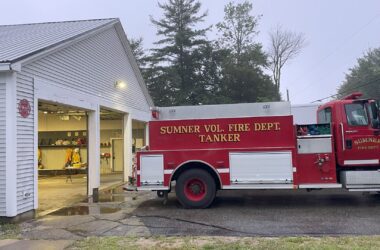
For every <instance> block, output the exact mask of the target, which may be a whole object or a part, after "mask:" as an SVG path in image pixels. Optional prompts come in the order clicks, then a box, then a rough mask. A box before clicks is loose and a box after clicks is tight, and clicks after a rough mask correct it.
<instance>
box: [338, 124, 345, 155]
mask: <svg viewBox="0 0 380 250" xmlns="http://www.w3.org/2000/svg"><path fill="white" fill-rule="evenodd" d="M339 126H340V131H341V133H342V147H343V151H345V150H346V145H345V143H346V140H345V139H344V129H343V123H342V122H341V123H340V124H339Z"/></svg>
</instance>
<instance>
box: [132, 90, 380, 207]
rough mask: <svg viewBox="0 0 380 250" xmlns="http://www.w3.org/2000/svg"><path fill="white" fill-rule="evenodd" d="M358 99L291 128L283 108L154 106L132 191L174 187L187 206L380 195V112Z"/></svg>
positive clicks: (273, 104)
mask: <svg viewBox="0 0 380 250" xmlns="http://www.w3.org/2000/svg"><path fill="white" fill-rule="evenodd" d="M360 96H361V95H360V94H359V93H354V94H352V95H350V96H347V97H345V98H343V99H342V100H334V101H331V102H328V103H326V104H324V105H321V106H320V107H319V108H318V110H317V114H315V115H316V116H317V121H318V122H317V123H316V124H294V122H293V120H294V119H293V118H294V117H293V115H292V111H291V106H290V103H288V102H270V103H248V104H228V105H202V106H181V107H166V108H156V109H154V110H153V112H152V115H153V120H152V121H151V122H150V123H149V146H147V147H146V149H145V150H143V151H141V152H138V153H137V155H136V171H135V172H136V176H135V178H136V182H137V183H136V184H137V189H138V190H152V191H157V194H158V195H159V196H166V195H167V194H168V193H169V192H170V191H171V190H172V189H175V192H176V196H177V199H178V201H179V202H180V203H181V204H182V205H183V206H184V207H185V208H206V207H208V206H210V204H211V203H212V202H213V200H214V198H215V195H216V192H217V190H221V189H230V190H241V189H251V190H260V189H323V188H345V189H347V190H349V191H380V172H379V161H380V133H379V132H380V130H379V128H380V126H379V124H380V122H379V115H378V113H379V110H378V107H377V104H376V102H375V101H374V100H365V99H360Z"/></svg>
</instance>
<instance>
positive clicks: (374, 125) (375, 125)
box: [371, 119, 380, 129]
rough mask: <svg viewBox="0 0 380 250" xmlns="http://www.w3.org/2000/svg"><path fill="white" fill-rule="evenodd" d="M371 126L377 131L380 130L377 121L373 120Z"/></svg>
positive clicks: (379, 124)
mask: <svg viewBox="0 0 380 250" xmlns="http://www.w3.org/2000/svg"><path fill="white" fill-rule="evenodd" d="M371 126H372V128H375V129H379V128H380V123H379V120H375V119H373V120H372V122H371Z"/></svg>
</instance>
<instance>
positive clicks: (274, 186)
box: [222, 184, 294, 190]
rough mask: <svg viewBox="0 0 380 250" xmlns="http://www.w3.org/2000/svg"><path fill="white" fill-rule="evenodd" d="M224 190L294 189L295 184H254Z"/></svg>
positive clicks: (230, 186)
mask: <svg viewBox="0 0 380 250" xmlns="http://www.w3.org/2000/svg"><path fill="white" fill-rule="evenodd" d="M222 189H226V190H228V189H231V190H232V189H235V190H239V189H294V185H293V184H252V185H228V186H222Z"/></svg>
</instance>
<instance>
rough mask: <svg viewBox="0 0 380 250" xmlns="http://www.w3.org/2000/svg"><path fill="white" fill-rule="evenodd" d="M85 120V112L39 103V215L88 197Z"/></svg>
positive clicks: (73, 108) (86, 127)
mask: <svg viewBox="0 0 380 250" xmlns="http://www.w3.org/2000/svg"><path fill="white" fill-rule="evenodd" d="M87 121H88V118H87V113H86V111H85V110H83V109H80V108H75V107H70V106H64V105H58V104H53V103H49V102H42V101H40V102H39V103H38V197H39V198H38V203H39V204H38V212H39V214H44V213H47V212H48V211H51V210H54V209H57V208H60V207H63V206H67V205H70V204H72V203H73V202H77V201H78V200H80V199H83V198H84V197H86V196H87V193H88V192H87V186H88V183H87V182H88V171H87V167H88V166H87V163H88V146H87V145H88V144H87V142H88V124H87Z"/></svg>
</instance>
